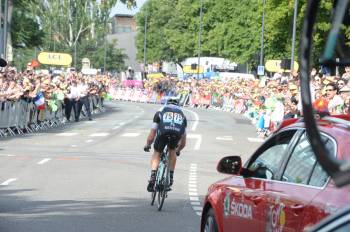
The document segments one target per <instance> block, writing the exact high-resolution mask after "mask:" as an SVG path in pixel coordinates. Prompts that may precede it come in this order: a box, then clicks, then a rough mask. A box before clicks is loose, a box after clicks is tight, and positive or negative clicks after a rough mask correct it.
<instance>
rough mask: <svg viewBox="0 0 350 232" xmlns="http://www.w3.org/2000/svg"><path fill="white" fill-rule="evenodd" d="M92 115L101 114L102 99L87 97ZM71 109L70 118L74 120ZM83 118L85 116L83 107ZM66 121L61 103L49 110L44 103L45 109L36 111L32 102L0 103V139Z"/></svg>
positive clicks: (63, 106) (54, 125)
mask: <svg viewBox="0 0 350 232" xmlns="http://www.w3.org/2000/svg"><path fill="white" fill-rule="evenodd" d="M89 104H90V110H91V111H92V114H96V113H99V112H103V111H104V108H103V98H101V97H99V96H89ZM74 114H75V112H74V110H73V108H72V111H71V116H70V118H75V115H74ZM81 115H82V116H83V117H86V116H87V113H86V109H85V107H83V109H82V114H81ZM66 121H67V118H66V117H65V105H64V103H63V101H58V102H57V109H55V110H51V108H50V107H49V105H48V104H47V103H45V109H38V108H37V106H36V105H35V104H34V103H33V102H32V101H26V100H18V101H3V102H0V137H7V136H14V135H16V134H19V135H21V134H24V133H33V132H37V131H40V130H44V129H49V128H52V127H57V126H59V125H62V124H64V123H65V122H66Z"/></svg>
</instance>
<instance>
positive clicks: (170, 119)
mask: <svg viewBox="0 0 350 232" xmlns="http://www.w3.org/2000/svg"><path fill="white" fill-rule="evenodd" d="M183 121H184V118H183V117H182V115H181V114H178V113H174V112H166V113H164V115H163V122H165V123H175V124H179V125H182V123H183Z"/></svg>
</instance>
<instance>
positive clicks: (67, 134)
mask: <svg viewBox="0 0 350 232" xmlns="http://www.w3.org/2000/svg"><path fill="white" fill-rule="evenodd" d="M77 134H78V133H68V132H64V133H59V134H57V136H62V137H70V136H74V135H77Z"/></svg>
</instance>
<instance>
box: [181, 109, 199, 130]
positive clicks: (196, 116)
mask: <svg viewBox="0 0 350 232" xmlns="http://www.w3.org/2000/svg"><path fill="white" fill-rule="evenodd" d="M184 110H185V111H188V112H191V113H192V114H193V115H194V122H193V125H192V128H191V130H192V131H195V130H196V129H197V126H198V122H199V116H198V114H197V113H196V112H194V111H192V110H188V109H184Z"/></svg>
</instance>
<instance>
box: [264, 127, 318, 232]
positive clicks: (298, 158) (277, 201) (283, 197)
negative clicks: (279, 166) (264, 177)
mask: <svg viewBox="0 0 350 232" xmlns="http://www.w3.org/2000/svg"><path fill="white" fill-rule="evenodd" d="M316 165H317V161H316V157H315V154H314V152H313V150H312V148H311V145H310V142H309V139H308V137H307V134H306V133H305V132H304V133H302V135H301V137H300V138H299V140H298V142H297V143H296V145H295V147H294V148H293V149H292V151H291V153H290V155H289V156H288V158H287V159H286V160H285V164H284V166H285V168H284V169H283V170H282V172H281V175H280V177H279V178H280V181H274V182H269V183H268V184H267V186H266V187H267V188H268V189H269V196H270V197H269V199H270V202H269V212H268V217H267V225H266V231H288V232H291V231H299V230H300V226H301V223H302V221H303V217H304V216H305V215H306V210H307V207H308V205H309V204H310V202H311V201H312V199H313V198H314V197H315V196H316V195H317V194H318V193H319V192H320V188H318V187H315V186H312V185H309V183H310V179H311V176H312V173H313V170H314V169H315V167H316Z"/></svg>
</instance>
